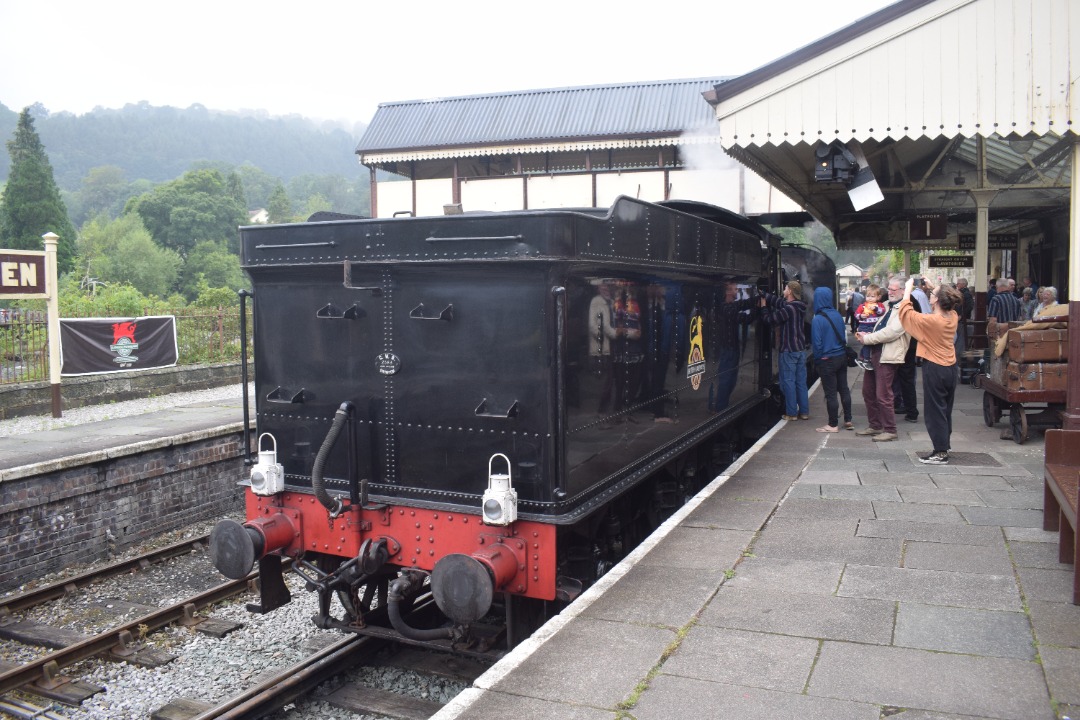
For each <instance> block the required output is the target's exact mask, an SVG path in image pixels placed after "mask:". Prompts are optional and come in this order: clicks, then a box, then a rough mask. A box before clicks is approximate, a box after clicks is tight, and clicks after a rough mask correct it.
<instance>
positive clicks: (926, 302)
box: [911, 278, 930, 313]
mask: <svg viewBox="0 0 1080 720" xmlns="http://www.w3.org/2000/svg"><path fill="white" fill-rule="evenodd" d="M925 285H926V278H921V279H920V280H919V284H918V285H916V286H915V289H914V290H912V291H911V297H913V298H915V299H916V300H917V301H918V302H919V307H920V308H922V311H923V312H924V313H926V312H930V310H929V308H930V299H929V298H927V297H926V291H925V290H924V289H923V288H924V286H925Z"/></svg>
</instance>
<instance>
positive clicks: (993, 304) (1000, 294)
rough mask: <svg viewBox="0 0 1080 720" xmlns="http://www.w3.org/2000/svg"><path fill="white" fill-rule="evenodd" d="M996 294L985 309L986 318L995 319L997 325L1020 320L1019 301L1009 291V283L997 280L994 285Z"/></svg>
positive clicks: (1003, 279) (1004, 280)
mask: <svg viewBox="0 0 1080 720" xmlns="http://www.w3.org/2000/svg"><path fill="white" fill-rule="evenodd" d="M996 289H997V292H996V293H994V297H992V298H990V305H989V307H987V308H986V317H987V318H995V319H996V320H997V321H998V322H999V323H1009V322H1014V321H1016V320H1019V319H1020V315H1021V307H1020V301H1019V300H1017V299H1016V296H1015V295H1013V294H1012V292H1010V291H1009V281H1008V280H1006V279H1005V278H999V279H998V281H997V283H996Z"/></svg>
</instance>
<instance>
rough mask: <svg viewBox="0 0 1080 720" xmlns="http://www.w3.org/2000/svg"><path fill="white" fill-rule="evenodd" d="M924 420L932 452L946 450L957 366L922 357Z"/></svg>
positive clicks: (947, 449)
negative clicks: (939, 363)
mask: <svg viewBox="0 0 1080 720" xmlns="http://www.w3.org/2000/svg"><path fill="white" fill-rule="evenodd" d="M922 382H923V421H924V422H925V423H926V432H928V433H930V441H931V442H932V443H933V444H934V452H948V451H949V437H950V436H951V435H952V408H953V398H954V397H955V396H956V385H957V384H958V383H959V382H960V366H959V365H955V364H954V365H938V364H937V363H932V362H930V361H929V360H927V359H926V358H923V364H922Z"/></svg>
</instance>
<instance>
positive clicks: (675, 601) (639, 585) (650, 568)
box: [582, 561, 735, 629]
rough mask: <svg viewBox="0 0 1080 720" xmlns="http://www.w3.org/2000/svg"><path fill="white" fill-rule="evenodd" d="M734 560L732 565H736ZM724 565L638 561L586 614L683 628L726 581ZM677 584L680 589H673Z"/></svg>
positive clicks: (600, 618)
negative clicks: (707, 567) (667, 564)
mask: <svg viewBox="0 0 1080 720" xmlns="http://www.w3.org/2000/svg"><path fill="white" fill-rule="evenodd" d="M734 564H735V563H734V561H732V562H731V566H734ZM724 569H725V568H724V567H721V566H720V565H719V564H718V566H717V567H715V568H713V569H711V570H700V571H697V572H693V573H687V571H686V570H685V569H684V568H677V567H664V566H661V565H646V564H641V563H639V564H637V565H635V566H634V567H633V568H631V569H630V571H629V572H627V573H626V575H624V576H623V577H621V578H619V581H618V582H617V583H615V585H614V586H613V587H612V589H611V591H610V592H606V593H604V594H603V596H601V597H600V598H599V599H597V600H596V602H594V603H593V604H592V605H590V606H589V607H588V609H586V610H585V611H584V612H583V613H582V616H583V617H589V618H593V619H596V620H611V621H614V622H628V623H638V624H641V625H660V626H664V627H669V628H675V629H678V628H681V627H683V626H684V625H686V624H687V623H688V622H690V621H691V620H692V619H693V618H694V617H695V616H696V615H697V613H699V612H700V611H701V609H702V608H703V607H705V604H706V603H707V602H708V601H709V598H711V597H712V596H713V595H714V594H715V593H716V589H717V588H718V587H719V586H720V584H721V583H722V582H723V581H724ZM673 587H678V588H679V592H671V588H673Z"/></svg>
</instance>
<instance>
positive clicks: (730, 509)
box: [682, 496, 776, 531]
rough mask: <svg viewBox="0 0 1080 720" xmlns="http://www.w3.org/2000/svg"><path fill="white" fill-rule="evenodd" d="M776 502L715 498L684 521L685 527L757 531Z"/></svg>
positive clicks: (703, 504)
mask: <svg viewBox="0 0 1080 720" xmlns="http://www.w3.org/2000/svg"><path fill="white" fill-rule="evenodd" d="M775 507H776V501H775V500H771V501H770V500H757V499H753V500H751V499H745V498H723V499H719V498H716V497H715V496H714V497H711V498H709V500H707V501H705V502H703V503H702V504H701V505H699V506H698V507H697V508H696V509H695V510H694V511H693V512H692V513H690V515H689V516H688V517H687V518H686V520H684V521H683V523H682V524H683V527H706V528H726V529H728V530H751V531H753V530H757V529H759V528H760V527H761V526H762V525H763V524H764V523H765V521H766V520H767V519H768V518H769V515H771V514H772V511H773V509H774V508H775Z"/></svg>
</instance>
